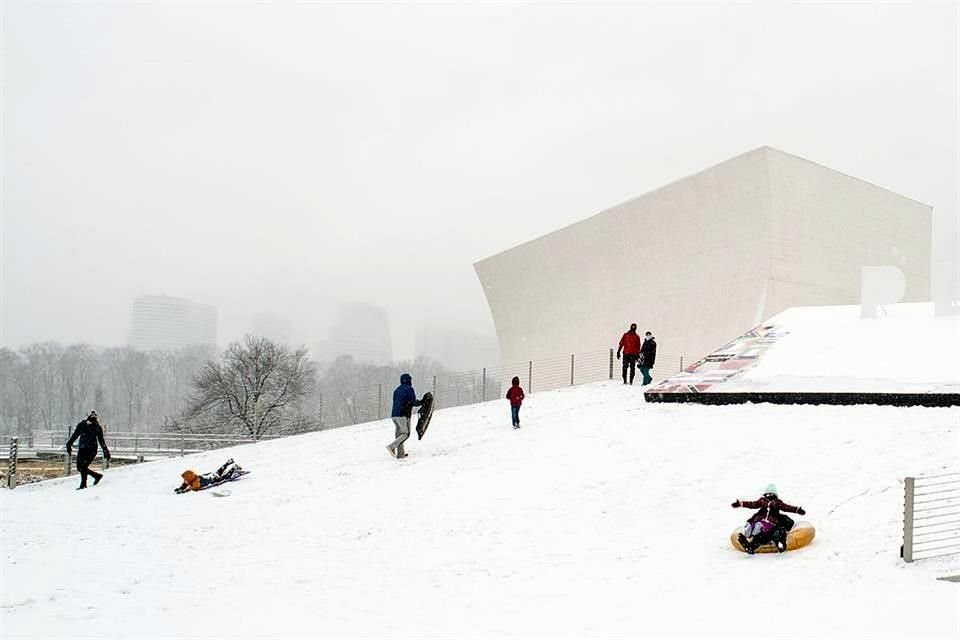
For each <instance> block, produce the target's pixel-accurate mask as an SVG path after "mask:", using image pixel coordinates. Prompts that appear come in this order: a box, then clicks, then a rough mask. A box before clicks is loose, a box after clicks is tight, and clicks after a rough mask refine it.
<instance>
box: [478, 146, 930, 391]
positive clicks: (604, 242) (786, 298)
mask: <svg viewBox="0 0 960 640" xmlns="http://www.w3.org/2000/svg"><path fill="white" fill-rule="evenodd" d="M930 243H931V207H929V206H927V205H925V204H922V203H920V202H916V201H914V200H911V199H909V198H906V197H904V196H901V195H897V194H896V193H892V192H890V191H887V190H886V189H882V188H880V187H877V186H875V185H872V184H869V183H867V182H864V181H862V180H858V179H857V178H853V177H850V176H847V175H844V174H842V173H838V172H836V171H833V170H831V169H828V168H826V167H823V166H821V165H818V164H816V163H813V162H810V161H808V160H804V159H802V158H798V157H796V156H792V155H789V154H787V153H783V152H781V151H777V150H776V149H771V148H769V147H762V148H759V149H756V150H754V151H750V152H748V153H745V154H743V155H741V156H737V157H736V158H733V159H731V160H728V161H726V162H723V163H721V164H719V165H717V166H715V167H711V168H709V169H706V170H705V171H702V172H700V173H698V174H696V175H693V176H690V177H688V178H684V179H682V180H679V181H678V182H674V183H672V184H669V185H667V186H665V187H662V188H660V189H657V190H656V191H653V192H650V193H648V194H646V195H643V196H640V197H639V198H636V199H634V200H630V201H629V202H625V203H623V204H621V205H618V206H616V207H613V208H611V209H608V210H607V211H604V212H602V213H599V214H597V215H595V216H593V217H591V218H588V219H586V220H583V221H582V222H578V223H576V224H573V225H570V226H568V227H565V228H563V229H560V230H558V231H554V232H553V233H550V234H548V235H545V236H543V237H541V238H537V239H536V240H532V241H530V242H527V243H525V244H523V245H520V246H518V247H516V248H514V249H510V250H508V251H505V252H503V253H500V254H498V255H495V256H493V257H490V258H487V259H485V260H481V261H480V262H478V263H476V265H474V266H475V269H476V272H477V275H478V277H479V278H480V282H481V284H482V286H483V289H484V292H485V293H486V296H487V301H488V303H489V305H490V310H491V312H492V314H493V319H494V322H495V324H496V328H497V335H498V338H499V341H500V349H501V357H502V361H503V362H504V363H519V362H525V361H527V360H538V359H546V358H553V357H556V356H558V355H562V354H569V353H583V352H589V351H591V350H602V349H606V348H609V347H611V346H616V344H617V342H618V340H619V338H620V335H621V334H622V333H623V332H624V331H625V330H626V329H627V326H628V325H629V324H630V323H631V322H636V323H637V324H638V325H639V330H640V332H641V333H642V332H643V331H645V330H651V331H652V332H653V333H654V334H655V335H656V336H657V340H658V343H659V353H660V354H661V356H662V358H658V360H660V359H663V360H664V361H665V362H666V361H670V362H671V363H676V362H678V361H679V356H681V355H682V356H684V360H685V362H687V363H689V362H692V361H694V360H695V359H697V358H700V357H702V356H704V355H706V354H708V353H710V352H711V351H712V350H713V349H715V348H717V347H719V346H720V345H722V344H724V343H725V342H727V341H729V340H731V339H733V338H735V337H737V336H739V335H741V334H743V333H745V332H746V331H748V330H749V329H750V328H752V327H753V326H755V325H757V324H759V323H760V322H762V321H763V320H764V319H767V318H769V317H771V316H773V315H775V314H777V313H779V312H781V311H783V310H784V309H786V308H788V307H792V306H804V305H807V306H813V305H830V304H856V303H858V302H859V293H860V270H861V267H863V266H878V265H893V266H896V267H898V268H900V269H901V270H902V272H903V274H904V276H905V280H906V294H905V297H904V299H903V301H904V302H922V301H927V300H929V295H930ZM665 366H666V365H665ZM670 366H674V365H673V364H671V365H670ZM655 373H656V369H655ZM669 373H672V371H667V370H663V371H661V372H660V376H658V377H661V378H662V377H663V376H664V375H667V374H669Z"/></svg>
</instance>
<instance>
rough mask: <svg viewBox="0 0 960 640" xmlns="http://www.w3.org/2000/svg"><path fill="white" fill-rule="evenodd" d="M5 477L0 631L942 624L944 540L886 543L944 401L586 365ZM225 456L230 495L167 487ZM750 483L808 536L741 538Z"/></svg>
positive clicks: (850, 632)
mask: <svg viewBox="0 0 960 640" xmlns="http://www.w3.org/2000/svg"><path fill="white" fill-rule="evenodd" d="M521 419H522V422H523V428H522V429H521V430H519V431H514V430H513V429H511V428H510V424H509V422H510V421H509V410H508V407H507V403H506V401H500V402H493V403H487V404H483V405H475V406H472V407H459V408H454V409H447V410H439V411H437V412H436V413H435V414H434V422H433V424H432V425H431V427H430V431H429V433H428V435H427V438H426V439H425V440H424V441H422V442H416V441H413V442H412V443H411V444H410V446H409V451H410V457H409V458H407V459H406V460H402V461H397V460H394V459H393V458H390V457H389V456H388V454H387V452H386V451H385V450H384V446H385V445H386V444H387V442H389V441H390V440H391V439H392V437H393V436H392V434H393V428H392V426H391V425H390V424H388V422H386V421H382V422H378V423H372V424H365V425H358V426H356V427H349V428H344V429H338V430H334V431H328V432H322V433H317V434H310V435H305V436H299V437H296V438H289V439H284V440H277V441H273V442H266V443H261V444H257V445H247V446H241V447H235V448H233V449H230V450H223V451H221V452H215V453H206V454H202V455H196V456H189V457H186V458H179V459H173V460H167V461H161V462H154V463H146V464H143V465H138V466H133V467H126V468H123V469H117V470H110V471H109V472H108V473H107V476H106V479H105V481H104V482H103V483H101V484H100V485H99V486H97V487H95V488H91V489H88V490H86V491H74V486H75V485H76V483H77V479H76V477H74V478H69V479H64V480H53V481H48V482H43V483H39V484H36V485H30V486H24V487H20V488H18V489H16V490H15V491H4V492H0V539H2V541H3V564H2V574H0V628H2V629H3V632H2V635H3V637H4V638H77V637H83V636H91V637H98V638H126V637H143V638H170V637H177V638H210V637H232V638H265V637H271V638H273V637H304V638H306V637H338V638H339V637H378V638H382V637H421V636H423V637H433V638H449V637H456V638H472V637H533V636H536V637H546V636H558V637H637V636H645V635H654V636H667V637H681V636H682V637H690V636H695V637H736V638H738V639H740V638H743V637H744V635H745V634H747V633H752V632H755V631H756V625H757V623H758V620H762V621H764V623H765V624H766V623H769V624H770V625H772V629H775V631H776V635H777V636H778V637H785V638H805V639H806V638H809V637H832V638H864V637H871V638H906V637H910V638H951V639H952V638H956V637H958V636H960V620H958V615H957V602H958V600H957V598H958V591H957V588H958V586H957V585H956V584H951V583H947V582H942V581H937V580H935V577H937V576H941V575H947V574H951V573H953V574H956V573H960V558H958V557H953V558H947V559H941V560H930V561H925V562H919V563H915V564H913V565H909V566H908V565H904V564H903V563H902V562H901V561H900V560H899V558H898V550H899V545H900V533H901V531H900V528H901V513H902V484H901V482H902V478H903V477H904V476H906V475H912V474H918V473H921V472H928V473H933V472H936V471H941V470H944V469H953V470H956V469H957V468H958V467H960V452H958V446H957V445H958V433H960V431H958V425H960V409H952V408H951V409H925V408H909V409H907V408H892V407H872V406H859V407H815V406H799V407H798V406H772V405H737V406H727V407H708V406H701V405H661V404H645V403H644V401H643V398H642V394H641V393H640V389H638V388H636V387H624V386H623V385H619V384H612V383H601V384H596V385H587V386H582V387H576V388H572V389H565V390H559V391H553V392H547V393H538V394H535V395H533V396H531V397H530V398H528V401H527V403H526V404H525V406H524V409H523V412H522V414H521ZM228 456H232V457H234V458H236V459H237V461H238V462H239V463H240V464H242V465H244V466H245V467H246V468H248V469H250V470H252V473H251V475H250V476H248V477H247V478H245V479H243V480H241V481H239V482H236V483H233V484H231V485H229V488H230V490H231V492H232V495H230V496H229V497H224V498H216V497H212V496H211V495H210V494H208V493H196V494H186V495H174V493H173V488H174V487H175V486H176V485H177V484H178V483H179V474H180V472H181V471H183V470H184V469H185V468H188V467H189V468H193V469H195V470H198V471H208V470H212V469H214V468H216V466H217V465H218V464H219V463H220V462H222V461H223V459H224V458H226V457H228ZM768 482H776V483H777V484H778V485H779V487H780V490H781V492H782V497H783V498H784V499H786V500H788V501H790V502H793V503H795V504H800V505H803V506H804V507H805V508H806V510H807V512H808V514H807V516H806V519H808V520H810V521H812V522H813V523H814V524H815V525H816V527H817V530H818V533H817V537H816V540H815V541H814V542H813V544H812V545H810V546H809V547H807V548H805V549H802V550H799V551H796V552H791V553H788V554H785V555H782V556H778V555H767V556H763V557H760V556H754V557H751V556H747V555H745V554H742V553H739V552H736V551H734V550H733V549H732V548H731V547H730V543H729V540H728V536H729V533H730V530H731V529H732V528H733V527H735V526H737V525H738V524H739V523H741V522H742V521H743V519H744V518H746V517H747V516H748V515H749V511H748V510H745V509H738V510H734V509H732V508H731V507H730V506H729V505H730V502H731V501H732V500H734V499H736V498H755V497H756V496H757V494H758V493H759V491H760V490H761V488H762V487H763V486H764V485H765V484H766V483H768Z"/></svg>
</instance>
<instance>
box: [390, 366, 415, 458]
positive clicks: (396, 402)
mask: <svg viewBox="0 0 960 640" xmlns="http://www.w3.org/2000/svg"><path fill="white" fill-rule="evenodd" d="M421 404H423V401H422V400H417V392H416V391H414V390H413V378H411V377H410V374H409V373H404V374H403V375H401V376H400V386H399V387H397V388H396V389H394V391H393V410H392V411H391V412H390V417H391V419H392V420H393V425H394V427H396V429H395V432H396V437H397V439H396V440H394V441H393V442H391V443H390V444H388V445H387V451H389V452H390V455H392V456H393V457H394V458H406V457H407V454H406V453H405V452H404V451H403V443H404V442H406V441H407V438H409V437H410V416H411V415H412V414H413V408H414V407H419V406H420V405H421Z"/></svg>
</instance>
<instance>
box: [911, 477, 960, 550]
mask: <svg viewBox="0 0 960 640" xmlns="http://www.w3.org/2000/svg"><path fill="white" fill-rule="evenodd" d="M903 484H904V490H903V495H904V499H903V547H902V549H901V555H902V556H903V559H904V561H905V562H913V561H915V560H924V559H927V558H936V557H938V556H945V555H952V554H956V553H960V473H942V474H939V475H928V476H920V477H910V478H905V479H904V483H903Z"/></svg>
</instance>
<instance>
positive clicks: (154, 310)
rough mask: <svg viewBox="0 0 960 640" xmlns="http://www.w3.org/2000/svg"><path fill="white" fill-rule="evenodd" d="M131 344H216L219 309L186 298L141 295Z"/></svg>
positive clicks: (159, 347) (166, 346)
mask: <svg viewBox="0 0 960 640" xmlns="http://www.w3.org/2000/svg"><path fill="white" fill-rule="evenodd" d="M128 343H129V345H130V346H131V347H133V348H134V349H139V350H142V351H150V350H158V351H176V350H177V349H182V348H184V347H190V346H198V345H200V346H216V344H217V308H216V307H214V306H212V305H208V304H196V303H194V302H191V301H190V300H186V299H184V298H172V297H170V296H141V297H139V298H136V299H135V300H134V301H133V314H132V318H131V322H130V336H129V340H128Z"/></svg>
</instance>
